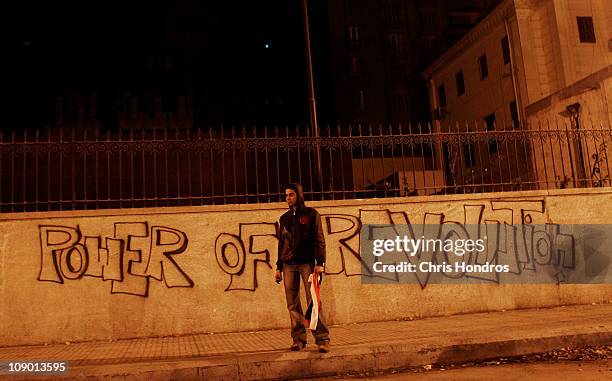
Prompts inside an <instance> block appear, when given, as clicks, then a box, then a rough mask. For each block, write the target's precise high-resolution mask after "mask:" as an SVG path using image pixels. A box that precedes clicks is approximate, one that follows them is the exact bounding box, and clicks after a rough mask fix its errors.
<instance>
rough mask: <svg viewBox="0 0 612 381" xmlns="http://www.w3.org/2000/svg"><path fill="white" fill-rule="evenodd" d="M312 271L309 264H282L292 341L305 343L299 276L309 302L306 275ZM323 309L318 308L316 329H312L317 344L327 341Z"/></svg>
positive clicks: (327, 330) (327, 332) (309, 296)
mask: <svg viewBox="0 0 612 381" xmlns="http://www.w3.org/2000/svg"><path fill="white" fill-rule="evenodd" d="M312 272H313V267H312V265H310V264H299V265H288V264H283V279H284V282H285V296H286V297H287V309H288V310H289V316H290V317H291V338H293V342H294V343H297V342H300V341H301V342H302V343H306V327H304V313H303V312H302V304H301V303H300V278H301V279H302V283H303V284H304V290H305V291H306V303H307V304H308V303H310V300H311V295H310V287H309V285H308V276H309V275H310V274H311V273H312ZM322 315H323V311H322V310H319V322H318V323H317V329H316V330H314V331H312V335H313V336H314V338H315V341H316V343H317V344H322V343H327V342H329V329H328V328H327V325H326V324H325V321H324V320H323V316H322Z"/></svg>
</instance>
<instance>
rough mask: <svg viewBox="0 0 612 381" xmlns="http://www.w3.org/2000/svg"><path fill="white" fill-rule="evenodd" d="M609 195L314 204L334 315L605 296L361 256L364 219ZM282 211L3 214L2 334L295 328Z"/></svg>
mask: <svg viewBox="0 0 612 381" xmlns="http://www.w3.org/2000/svg"><path fill="white" fill-rule="evenodd" d="M610 201H612V189H609V188H608V189H600V190H593V189H590V190H579V189H574V190H565V191H554V192H553V191H550V192H542V191H535V192H523V193H503V194H502V193H497V194H494V193H492V194H485V195H460V196H458V195H456V196H438V197H428V196H424V197H413V198H395V199H385V200H347V201H333V202H332V201H325V202H318V203H311V205H312V206H315V207H316V208H317V209H318V210H319V212H320V213H321V214H322V215H323V223H324V230H325V234H326V243H327V248H328V251H327V253H328V263H327V271H328V273H329V275H328V276H327V277H326V281H325V282H324V284H323V290H322V293H323V295H322V297H323V302H324V313H325V314H326V315H327V318H328V320H329V322H330V323H332V324H338V323H351V322H361V321H372V320H390V319H404V318H418V317H426V316H436V315H448V314H455V313H468V312H477V311H491V310H501V309H514V308H526V307H542V306H556V305H564V304H574V303H594V302H602V301H606V300H609V299H611V298H612V285H547V286H543V285H498V284H495V283H491V284H490V285H462V286H456V285H455V286H450V285H433V284H427V283H426V281H425V280H422V282H421V285H399V284H398V285H362V284H361V280H360V277H359V276H358V275H359V274H360V273H361V266H360V261H359V258H358V256H357V254H358V252H359V234H358V231H359V226H360V225H361V224H366V223H390V222H395V223H406V222H408V221H409V222H410V223H423V222H426V223H440V222H457V223H460V224H463V223H479V222H484V220H498V221H505V222H508V223H544V222H548V223H560V224H568V223H593V224H602V223H610V222H612V217H610V216H612V203H611V202H610ZM284 211H285V207H284V205H282V204H261V205H227V206H206V207H191V208H158V209H130V210H101V211H77V212H49V213H27V214H5V215H2V219H1V220H0V303H1V305H0V343H2V344H3V345H18V344H40V343H47V342H65V341H79V340H109V339H119V338H130V337H146V336H164V335H180V334H190V333H200V332H227V331H249V330H258V329H266V328H276V327H287V326H288V323H289V319H288V314H287V312H286V309H285V300H284V293H283V289H282V286H280V285H277V284H275V283H274V281H273V273H274V269H273V266H274V261H275V259H276V244H277V242H276V238H275V237H274V234H275V230H276V228H275V222H276V221H277V220H278V217H279V216H280V215H281V214H282V213H283V212H284ZM104 248H106V249H104ZM139 251H140V252H139ZM139 257H141V258H140V261H139V260H138V258H139ZM515 262H516V259H515ZM86 264H87V265H86ZM512 265H513V266H515V267H519V265H520V264H519V263H513V264H512ZM541 267H542V266H539V265H537V266H536V267H535V269H536V270H537V269H539V268H541ZM523 271H531V270H523ZM516 276H517V277H520V274H517V275H516ZM287 340H288V342H289V331H287Z"/></svg>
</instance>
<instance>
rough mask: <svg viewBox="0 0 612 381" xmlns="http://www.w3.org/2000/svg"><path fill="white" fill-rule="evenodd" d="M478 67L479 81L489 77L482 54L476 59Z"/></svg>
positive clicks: (485, 56) (485, 57)
mask: <svg viewBox="0 0 612 381" xmlns="http://www.w3.org/2000/svg"><path fill="white" fill-rule="evenodd" d="M478 66H479V67H480V79H485V78H487V77H488V76H489V66H488V65H487V55H486V54H483V55H482V56H480V57H479V58H478Z"/></svg>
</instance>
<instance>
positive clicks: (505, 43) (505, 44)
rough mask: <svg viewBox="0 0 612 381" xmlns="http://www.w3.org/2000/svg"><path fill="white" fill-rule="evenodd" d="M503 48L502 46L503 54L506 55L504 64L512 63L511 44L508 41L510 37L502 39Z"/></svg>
mask: <svg viewBox="0 0 612 381" xmlns="http://www.w3.org/2000/svg"><path fill="white" fill-rule="evenodd" d="M501 46H502V54H503V55H504V64H509V63H510V43H509V41H508V36H506V37H504V38H502V40H501Z"/></svg>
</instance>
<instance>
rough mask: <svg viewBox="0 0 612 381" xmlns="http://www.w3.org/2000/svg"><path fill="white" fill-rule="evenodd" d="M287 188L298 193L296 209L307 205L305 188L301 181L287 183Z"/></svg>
mask: <svg viewBox="0 0 612 381" xmlns="http://www.w3.org/2000/svg"><path fill="white" fill-rule="evenodd" d="M285 189H291V190H293V191H295V193H296V194H297V202H296V204H295V210H300V209H302V208H303V207H304V206H306V204H305V202H304V190H303V189H302V185H301V184H300V183H290V184H287V186H286V187H285Z"/></svg>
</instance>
